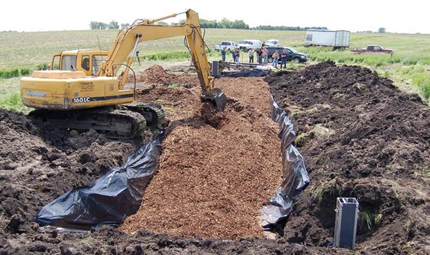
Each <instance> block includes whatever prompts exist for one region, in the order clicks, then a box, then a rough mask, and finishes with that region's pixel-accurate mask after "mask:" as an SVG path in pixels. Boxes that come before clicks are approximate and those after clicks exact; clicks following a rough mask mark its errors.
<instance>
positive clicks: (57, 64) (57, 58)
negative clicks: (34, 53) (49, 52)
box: [51, 55, 60, 70]
mask: <svg viewBox="0 0 430 255" xmlns="http://www.w3.org/2000/svg"><path fill="white" fill-rule="evenodd" d="M51 70H60V55H58V56H55V57H54V59H53V60H52V66H51Z"/></svg>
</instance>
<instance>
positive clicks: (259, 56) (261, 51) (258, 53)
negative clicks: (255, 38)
mask: <svg viewBox="0 0 430 255" xmlns="http://www.w3.org/2000/svg"><path fill="white" fill-rule="evenodd" d="M262 54H263V50H262V48H258V50H257V60H258V64H259V65H261V55H262Z"/></svg>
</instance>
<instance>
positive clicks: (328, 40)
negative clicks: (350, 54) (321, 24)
mask: <svg viewBox="0 0 430 255" xmlns="http://www.w3.org/2000/svg"><path fill="white" fill-rule="evenodd" d="M349 38H350V32H349V31H347V30H337V31H331V30H314V29H309V30H307V31H306V38H305V43H306V45H309V46H311V45H316V46H328V47H333V48H335V49H337V48H346V47H349Z"/></svg>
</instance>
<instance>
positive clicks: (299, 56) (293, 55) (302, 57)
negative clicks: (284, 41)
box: [267, 47, 309, 63]
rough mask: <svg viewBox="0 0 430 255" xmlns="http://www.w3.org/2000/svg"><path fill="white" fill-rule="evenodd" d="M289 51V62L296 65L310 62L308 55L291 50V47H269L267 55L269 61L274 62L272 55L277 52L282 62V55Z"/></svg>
mask: <svg viewBox="0 0 430 255" xmlns="http://www.w3.org/2000/svg"><path fill="white" fill-rule="evenodd" d="M284 49H286V50H287V61H294V62H296V63H301V62H306V61H308V60H309V57H308V55H306V54H305V53H301V52H298V51H297V50H295V49H293V48H291V47H267V51H268V53H267V55H268V61H269V62H272V61H273V59H272V55H273V54H274V53H275V51H276V50H277V51H278V53H279V61H281V54H282V52H283V50H284Z"/></svg>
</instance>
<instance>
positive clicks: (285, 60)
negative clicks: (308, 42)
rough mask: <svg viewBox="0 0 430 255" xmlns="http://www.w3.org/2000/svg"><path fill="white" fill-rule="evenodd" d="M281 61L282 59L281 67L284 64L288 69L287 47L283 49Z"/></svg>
mask: <svg viewBox="0 0 430 255" xmlns="http://www.w3.org/2000/svg"><path fill="white" fill-rule="evenodd" d="M281 61H282V62H281V69H282V66H284V68H285V69H287V49H284V50H283V51H282V54H281Z"/></svg>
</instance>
